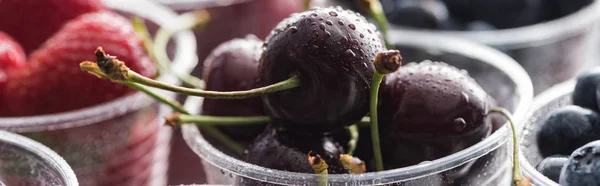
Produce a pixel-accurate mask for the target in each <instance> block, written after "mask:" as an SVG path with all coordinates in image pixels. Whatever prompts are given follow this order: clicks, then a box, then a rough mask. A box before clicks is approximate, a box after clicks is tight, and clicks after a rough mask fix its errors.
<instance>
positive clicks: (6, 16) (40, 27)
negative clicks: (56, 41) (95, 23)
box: [0, 0, 105, 54]
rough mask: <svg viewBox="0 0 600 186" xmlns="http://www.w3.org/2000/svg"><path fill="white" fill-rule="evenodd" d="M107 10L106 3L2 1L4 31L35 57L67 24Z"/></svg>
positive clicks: (0, 21) (0, 24)
mask: <svg viewBox="0 0 600 186" xmlns="http://www.w3.org/2000/svg"><path fill="white" fill-rule="evenodd" d="M104 9H105V7H104V4H103V3H102V0H0V30H4V31H5V32H6V33H8V34H9V35H11V36H13V37H14V38H15V39H16V40H17V41H19V43H21V45H22V46H23V49H25V52H26V53H27V54H31V52H33V51H34V50H35V49H37V48H38V47H39V46H40V45H41V44H42V43H44V41H46V39H48V38H49V37H50V36H52V35H53V34H54V33H56V31H58V29H60V28H61V26H62V25H64V24H65V23H66V22H67V21H69V20H71V19H73V18H75V17H77V16H79V15H81V14H84V13H89V12H96V11H100V10H104Z"/></svg>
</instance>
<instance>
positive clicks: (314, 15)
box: [310, 13, 318, 17]
mask: <svg viewBox="0 0 600 186" xmlns="http://www.w3.org/2000/svg"><path fill="white" fill-rule="evenodd" d="M310 16H311V17H317V16H318V15H317V13H312V14H310Z"/></svg>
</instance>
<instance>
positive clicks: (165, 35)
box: [151, 10, 210, 89]
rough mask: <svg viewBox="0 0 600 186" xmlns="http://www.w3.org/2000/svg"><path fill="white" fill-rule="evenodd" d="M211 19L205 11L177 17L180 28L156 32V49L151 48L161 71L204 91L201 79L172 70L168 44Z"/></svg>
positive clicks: (160, 29)
mask: <svg viewBox="0 0 600 186" xmlns="http://www.w3.org/2000/svg"><path fill="white" fill-rule="evenodd" d="M209 19H210V16H209V15H208V13H207V12H206V11H203V10H201V11H192V12H187V13H184V14H182V15H180V16H179V17H177V19H176V21H177V22H178V23H180V24H177V26H178V27H176V28H175V29H173V30H167V29H165V28H164V27H161V28H159V29H158V31H156V35H155V36H154V45H153V46H154V47H151V48H152V49H153V50H152V51H154V52H153V53H154V58H155V61H156V63H157V64H158V67H159V68H160V69H161V71H164V72H166V73H169V74H173V75H174V76H175V77H177V78H178V79H179V80H180V81H181V82H182V83H183V84H184V85H186V86H190V87H193V88H199V89H204V88H205V83H204V81H202V80H201V79H198V78H197V77H194V76H192V75H189V74H185V75H182V74H177V73H174V72H173V70H172V68H171V63H172V62H171V59H169V56H168V55H167V44H168V43H169V40H170V39H171V37H172V36H173V35H175V34H176V33H178V32H181V31H184V30H189V29H191V28H194V27H200V26H204V25H206V23H207V22H208V21H209Z"/></svg>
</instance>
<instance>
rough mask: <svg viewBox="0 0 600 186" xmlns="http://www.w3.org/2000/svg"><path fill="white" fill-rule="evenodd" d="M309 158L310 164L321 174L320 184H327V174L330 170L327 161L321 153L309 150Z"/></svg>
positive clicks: (323, 185) (324, 185) (316, 172)
mask: <svg viewBox="0 0 600 186" xmlns="http://www.w3.org/2000/svg"><path fill="white" fill-rule="evenodd" d="M307 159H308V164H309V165H310V167H312V169H313V170H314V171H315V174H318V175H319V185H320V186H326V185H327V175H328V174H329V171H328V170H327V169H328V168H329V165H327V162H325V160H323V158H321V156H320V155H319V154H317V153H315V152H312V151H310V152H308V155H307Z"/></svg>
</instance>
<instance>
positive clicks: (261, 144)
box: [245, 124, 350, 174]
mask: <svg viewBox="0 0 600 186" xmlns="http://www.w3.org/2000/svg"><path fill="white" fill-rule="evenodd" d="M337 132H345V131H343V130H341V131H337ZM340 143H341V142H338V141H336V140H334V137H333V135H331V134H316V133H297V132H296V131H292V130H288V129H286V128H285V127H282V126H281V125H280V124H272V125H270V126H268V127H267V128H266V129H265V131H264V132H263V133H262V134H261V135H260V136H259V137H257V138H256V139H255V140H254V142H253V143H252V144H251V145H250V146H249V147H248V150H247V153H246V157H245V161H246V162H248V163H252V164H255V165H259V166H262V167H266V168H271V169H277V170H284V171H290V172H299V173H314V170H313V169H312V168H311V166H310V164H309V163H308V159H307V155H308V153H309V152H311V151H312V152H315V153H317V154H319V155H320V156H321V157H322V158H323V159H324V160H325V162H326V163H327V164H328V165H329V169H328V171H329V173H330V174H342V173H350V172H349V170H347V169H345V168H344V167H343V166H342V164H341V161H340V159H339V157H340V154H343V153H344V148H343V147H342V146H344V145H345V143H347V141H345V142H344V144H340Z"/></svg>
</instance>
